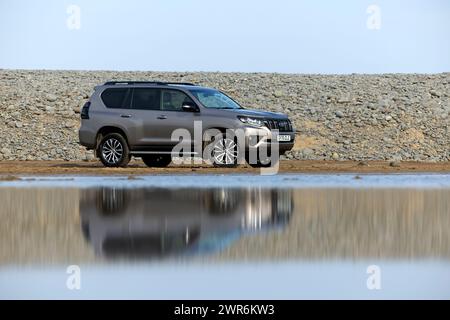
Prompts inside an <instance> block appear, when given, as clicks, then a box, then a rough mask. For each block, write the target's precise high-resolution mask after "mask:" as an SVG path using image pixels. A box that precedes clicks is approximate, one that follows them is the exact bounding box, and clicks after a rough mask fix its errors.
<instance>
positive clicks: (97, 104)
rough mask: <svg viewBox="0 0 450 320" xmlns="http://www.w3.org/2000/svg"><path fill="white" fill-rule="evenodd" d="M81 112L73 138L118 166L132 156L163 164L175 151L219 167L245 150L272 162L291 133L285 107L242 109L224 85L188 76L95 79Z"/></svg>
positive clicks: (255, 160)
mask: <svg viewBox="0 0 450 320" xmlns="http://www.w3.org/2000/svg"><path fill="white" fill-rule="evenodd" d="M81 119H82V120H81V127H80V130H79V137H80V144H81V145H83V146H85V147H86V148H87V149H88V150H95V153H96V156H97V157H98V158H100V160H101V162H102V163H103V164H104V165H105V166H107V167H124V166H126V165H127V164H128V162H129V161H130V159H131V157H132V156H134V157H141V158H142V160H143V161H144V163H145V164H146V165H147V166H150V167H164V166H167V165H169V164H170V162H171V161H172V157H174V156H176V157H182V156H189V157H199V156H201V157H202V158H203V159H205V160H209V161H210V162H211V163H212V164H214V165H215V166H219V167H233V166H236V165H237V164H238V163H239V161H240V160H241V159H244V157H245V160H247V162H249V164H250V165H251V166H254V167H262V166H271V165H273V164H274V158H275V159H278V155H279V154H283V153H284V152H286V151H288V150H290V149H292V147H293V145H294V139H295V130H294V129H293V127H292V124H291V122H290V120H289V119H288V117H287V116H286V115H285V114H281V113H273V112H266V111H259V110H249V109H244V108H243V107H241V106H240V105H239V104H238V103H237V102H236V101H234V100H233V99H232V98H230V97H229V96H227V95H226V94H224V93H223V92H220V91H218V90H216V89H211V88H205V87H200V86H196V85H193V84H190V83H169V82H144V81H110V82H106V83H105V84H103V85H100V86H97V87H95V90H94V93H93V94H92V96H91V98H90V99H89V101H88V102H86V103H85V105H84V106H83V108H82V110H81ZM262 150H264V152H262ZM274 153H276V157H273V156H272V155H273V154H274ZM253 155H256V156H253Z"/></svg>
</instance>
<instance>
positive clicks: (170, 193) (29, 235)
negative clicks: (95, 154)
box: [0, 175, 450, 299]
mask: <svg viewBox="0 0 450 320" xmlns="http://www.w3.org/2000/svg"><path fill="white" fill-rule="evenodd" d="M449 181H450V176H449V175H389V176H384V175H363V176H354V175H336V176H332V175H328V176H327V175H313V176H308V175H280V176H275V177H259V176H244V175H240V176H234V177H232V176H231V177H230V176H190V177H189V176H188V177H181V176H158V177H138V178H132V179H129V178H128V177H110V178H106V179H105V178H101V177H59V178H50V179H49V178H39V177H37V178H36V177H33V178H29V179H27V178H23V179H22V180H20V181H12V182H1V183H0V203H1V206H0V218H1V219H2V223H1V225H0V246H1V247H0V249H1V250H0V297H1V298H10V297H19V298H21V297H38V298H39V297H42V298H45V297H47V298H50V297H62V298H83V297H84V298H99V297H100V298H102V297H104V298H107V297H109V298H127V297H133V298H180V299H183V298H271V299H272V298H428V297H430V298H431V297H433V298H450V260H449V257H450V183H449ZM69 265H77V266H79V267H80V270H82V274H83V276H82V279H83V286H82V289H81V290H69V289H67V287H66V283H65V282H66V278H67V277H68V274H67V273H66V268H67V266H69ZM370 266H376V267H377V268H378V269H379V270H380V272H381V280H382V281H381V288H379V290H370V288H369V287H370V286H369V287H368V285H367V281H368V279H369V278H370V276H371V274H370V270H372V269H373V268H372V269H371V268H370ZM368 268H369V269H368ZM378 269H377V270H378ZM368 270H369V273H368ZM43 288H45V289H46V290H42V289H43ZM44 292H45V293H44Z"/></svg>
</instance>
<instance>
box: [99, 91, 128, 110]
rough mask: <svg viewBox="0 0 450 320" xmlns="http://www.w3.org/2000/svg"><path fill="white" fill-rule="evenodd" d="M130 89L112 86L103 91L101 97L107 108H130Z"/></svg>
mask: <svg viewBox="0 0 450 320" xmlns="http://www.w3.org/2000/svg"><path fill="white" fill-rule="evenodd" d="M129 91H130V90H129V89H127V88H111V89H106V90H105V91H103V92H102V94H101V98H102V101H103V103H104V104H105V106H106V107H107V108H118V109H126V108H129V102H128V101H129V99H127V98H128V96H129Z"/></svg>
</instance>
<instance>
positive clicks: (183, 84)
mask: <svg viewBox="0 0 450 320" xmlns="http://www.w3.org/2000/svg"><path fill="white" fill-rule="evenodd" d="M121 84H122V85H133V84H152V85H156V86H167V85H182V86H195V84H193V83H189V82H162V81H107V82H105V83H104V85H105V86H107V85H121Z"/></svg>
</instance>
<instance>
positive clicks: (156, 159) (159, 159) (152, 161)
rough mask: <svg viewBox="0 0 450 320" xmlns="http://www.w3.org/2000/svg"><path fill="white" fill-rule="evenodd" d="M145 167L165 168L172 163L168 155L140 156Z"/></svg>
mask: <svg viewBox="0 0 450 320" xmlns="http://www.w3.org/2000/svg"><path fill="white" fill-rule="evenodd" d="M142 161H144V163H145V165H146V166H147V167H157V168H158V167H159V168H161V167H167V166H168V165H169V164H170V163H171V162H172V156H171V155H170V154H152V155H146V156H142Z"/></svg>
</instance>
